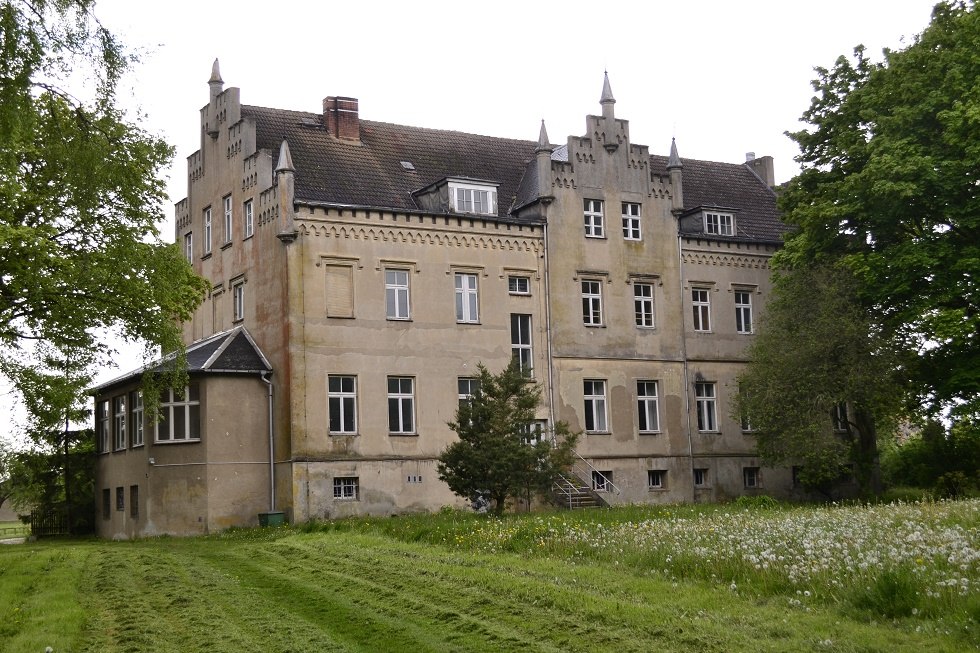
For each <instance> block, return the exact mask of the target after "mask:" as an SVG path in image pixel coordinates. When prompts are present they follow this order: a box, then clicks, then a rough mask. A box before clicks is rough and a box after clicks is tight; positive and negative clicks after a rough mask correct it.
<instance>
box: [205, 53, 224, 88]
mask: <svg viewBox="0 0 980 653" xmlns="http://www.w3.org/2000/svg"><path fill="white" fill-rule="evenodd" d="M214 82H218V83H221V84H223V83H224V80H223V79H221V71H219V70H218V58H217V57H215V59H214V63H213V64H212V65H211V79H209V80H208V84H212V83H214Z"/></svg>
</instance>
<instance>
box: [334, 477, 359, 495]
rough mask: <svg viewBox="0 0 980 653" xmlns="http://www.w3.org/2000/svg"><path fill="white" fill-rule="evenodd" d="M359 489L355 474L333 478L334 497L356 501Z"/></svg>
mask: <svg viewBox="0 0 980 653" xmlns="http://www.w3.org/2000/svg"><path fill="white" fill-rule="evenodd" d="M359 489H360V488H359V481H358V477H357V476H336V477H334V479H333V498H334V499H341V500H344V501H357V497H358V494H359Z"/></svg>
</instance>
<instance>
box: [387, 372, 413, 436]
mask: <svg viewBox="0 0 980 653" xmlns="http://www.w3.org/2000/svg"><path fill="white" fill-rule="evenodd" d="M388 432H389V433H398V434H406V433H415V379H413V378H412V377H410V376H389V377H388Z"/></svg>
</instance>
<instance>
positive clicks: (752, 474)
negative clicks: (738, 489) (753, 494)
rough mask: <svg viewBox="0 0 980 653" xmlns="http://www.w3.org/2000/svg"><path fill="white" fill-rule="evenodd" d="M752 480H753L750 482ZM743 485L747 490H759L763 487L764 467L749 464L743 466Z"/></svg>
mask: <svg viewBox="0 0 980 653" xmlns="http://www.w3.org/2000/svg"><path fill="white" fill-rule="evenodd" d="M750 481H751V482H750ZM742 486H743V487H744V488H745V489H746V490H758V489H759V488H761V487H762V469H761V468H759V467H753V466H747V467H743V468H742Z"/></svg>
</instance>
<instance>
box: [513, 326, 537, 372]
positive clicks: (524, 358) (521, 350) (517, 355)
mask: <svg viewBox="0 0 980 653" xmlns="http://www.w3.org/2000/svg"><path fill="white" fill-rule="evenodd" d="M510 352H511V356H512V357H513V358H514V359H515V360H517V362H518V363H519V364H520V366H521V370H522V371H524V372H525V373H526V374H531V368H532V366H533V362H532V358H531V316H530V315H524V314H523V313H511V314H510Z"/></svg>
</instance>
